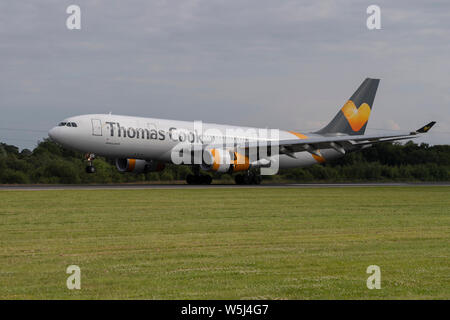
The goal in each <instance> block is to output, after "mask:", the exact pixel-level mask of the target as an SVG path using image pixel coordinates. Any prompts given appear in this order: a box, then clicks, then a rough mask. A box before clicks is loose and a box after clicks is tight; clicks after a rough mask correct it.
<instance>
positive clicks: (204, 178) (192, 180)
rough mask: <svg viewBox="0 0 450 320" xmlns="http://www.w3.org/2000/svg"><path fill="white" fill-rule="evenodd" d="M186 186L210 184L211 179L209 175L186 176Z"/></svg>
mask: <svg viewBox="0 0 450 320" xmlns="http://www.w3.org/2000/svg"><path fill="white" fill-rule="evenodd" d="M186 182H187V184H211V182H212V178H211V176H209V175H203V174H202V175H193V174H188V175H187V176H186Z"/></svg>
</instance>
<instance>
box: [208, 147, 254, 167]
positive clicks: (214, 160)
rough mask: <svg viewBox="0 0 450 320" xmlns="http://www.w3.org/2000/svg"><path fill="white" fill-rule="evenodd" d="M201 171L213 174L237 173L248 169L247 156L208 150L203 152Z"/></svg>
mask: <svg viewBox="0 0 450 320" xmlns="http://www.w3.org/2000/svg"><path fill="white" fill-rule="evenodd" d="M201 168H202V170H205V171H215V172H238V171H245V170H248V169H249V168H250V162H249V159H248V157H247V156H245V155H243V154H240V153H238V152H232V151H228V150H224V149H210V150H205V151H204V152H203V164H202V165H201Z"/></svg>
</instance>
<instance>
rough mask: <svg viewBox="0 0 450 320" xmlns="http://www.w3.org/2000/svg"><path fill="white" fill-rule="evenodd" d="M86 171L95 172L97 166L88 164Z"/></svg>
mask: <svg viewBox="0 0 450 320" xmlns="http://www.w3.org/2000/svg"><path fill="white" fill-rule="evenodd" d="M86 173H95V167H94V166H92V165H91V166H87V167H86Z"/></svg>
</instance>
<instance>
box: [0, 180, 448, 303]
mask: <svg viewBox="0 0 450 320" xmlns="http://www.w3.org/2000/svg"><path fill="white" fill-rule="evenodd" d="M0 221H1V223H0V244H1V246H0V298H2V299H23V298H24V299H119V298H122V299H385V298H393V299H418V298H423V299H449V298H450V259H449V254H450V250H449V249H450V188H449V187H365V188H362V187H358V188H356V187H355V188H353V187H346V188H328V189H325V188H320V189H317V188H299V189H294V188H292V189H284V188H268V189H261V188H260V189H258V188H254V189H233V188H229V189H202V190H199V189H186V190H96V191H87V190H86V191H74V190H67V191H0ZM72 264H75V265H78V266H79V267H80V268H81V290H68V289H67V287H66V279H67V277H68V276H69V275H68V274H66V268H67V266H69V265H72ZM372 264H375V265H378V266H380V268H381V287H382V288H381V289H380V290H369V289H367V287H366V280H367V277H368V276H369V275H368V274H366V268H367V267H368V266H369V265H372Z"/></svg>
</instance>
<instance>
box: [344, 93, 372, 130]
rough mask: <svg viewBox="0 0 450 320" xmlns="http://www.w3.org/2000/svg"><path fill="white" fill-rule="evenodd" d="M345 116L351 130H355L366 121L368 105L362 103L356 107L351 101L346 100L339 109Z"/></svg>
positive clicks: (368, 114)
mask: <svg viewBox="0 0 450 320" xmlns="http://www.w3.org/2000/svg"><path fill="white" fill-rule="evenodd" d="M341 111H342V113H343V114H344V116H345V118H346V119H347V121H348V123H349V124H350V127H352V130H353V131H355V132H357V131H359V130H361V128H362V127H363V126H364V125H365V124H366V123H367V121H368V120H369V116H370V107H369V105H368V104H367V103H363V104H361V105H360V106H359V108H356V106H355V104H354V103H353V101H351V100H348V101H347V103H346V104H344V106H343V107H342V109H341Z"/></svg>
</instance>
